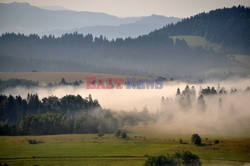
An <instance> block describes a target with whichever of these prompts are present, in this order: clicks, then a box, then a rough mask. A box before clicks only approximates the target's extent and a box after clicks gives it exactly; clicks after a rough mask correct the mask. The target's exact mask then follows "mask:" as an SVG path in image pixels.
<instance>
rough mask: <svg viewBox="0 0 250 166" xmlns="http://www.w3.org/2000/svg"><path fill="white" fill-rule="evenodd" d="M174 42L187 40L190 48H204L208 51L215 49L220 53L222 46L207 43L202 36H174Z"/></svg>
mask: <svg viewBox="0 0 250 166" xmlns="http://www.w3.org/2000/svg"><path fill="white" fill-rule="evenodd" d="M171 38H172V39H173V40H174V41H175V40H176V39H180V40H185V41H186V42H187V44H188V45H189V46H190V47H203V48H206V49H210V48H211V49H213V50H214V51H220V50H221V46H220V45H218V44H215V43H211V42H209V41H207V40H206V39H205V38H204V37H201V36H172V37H171Z"/></svg>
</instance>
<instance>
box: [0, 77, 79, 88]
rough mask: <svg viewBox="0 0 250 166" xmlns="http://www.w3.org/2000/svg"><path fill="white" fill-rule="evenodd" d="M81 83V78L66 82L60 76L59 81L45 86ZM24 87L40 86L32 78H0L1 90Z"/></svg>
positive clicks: (76, 84) (77, 84)
mask: <svg viewBox="0 0 250 166" xmlns="http://www.w3.org/2000/svg"><path fill="white" fill-rule="evenodd" d="M81 84H83V81H82V80H79V81H78V80H75V81H73V82H67V81H66V80H65V78H62V79H61V80H60V81H59V82H54V83H53V82H49V83H47V84H46V85H45V86H46V87H55V86H61V85H62V86H65V85H71V86H79V85H81ZM18 86H21V87H26V88H32V87H39V86H42V85H41V84H40V83H39V82H38V81H32V80H26V79H18V78H11V79H8V80H1V79H0V91H3V90H5V89H8V88H15V87H18Z"/></svg>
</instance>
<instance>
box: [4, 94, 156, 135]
mask: <svg viewBox="0 0 250 166" xmlns="http://www.w3.org/2000/svg"><path fill="white" fill-rule="evenodd" d="M152 120H153V118H152V117H150V115H149V113H148V109H147V107H146V106H145V107H144V108H143V110H142V111H137V110H136V109H134V110H132V111H129V112H125V111H120V112H112V111H110V110H106V109H102V108H101V106H100V104H99V102H98V101H97V100H96V99H95V100H94V99H92V96H91V95H89V97H87V98H85V99H84V98H82V97H81V96H80V95H77V96H74V95H66V96H63V97H62V98H58V97H56V96H49V97H44V98H42V99H41V100H40V99H39V96H38V95H37V94H28V96H27V98H26V99H23V98H22V97H21V96H12V95H10V96H5V95H0V135H45V134H66V133H99V136H103V135H104V134H106V133H115V131H119V130H118V129H119V128H122V127H123V126H125V125H129V126H134V125H138V124H139V123H140V122H144V123H147V122H148V121H152ZM116 136H117V137H121V138H126V137H127V135H126V133H125V132H124V131H120V133H119V134H118V133H116Z"/></svg>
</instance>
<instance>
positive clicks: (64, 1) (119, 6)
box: [0, 0, 250, 18]
mask: <svg viewBox="0 0 250 166" xmlns="http://www.w3.org/2000/svg"><path fill="white" fill-rule="evenodd" d="M14 1H17V2H28V3H31V4H32V5H35V6H60V7H64V8H67V9H71V10H77V11H97V12H104V13H109V14H112V15H116V16H120V17H130V16H143V15H144V16H145V15H151V14H158V15H165V16H175V17H181V18H184V17H189V16H192V15H195V14H197V13H200V12H203V11H209V10H212V9H216V8H223V7H231V6H234V5H236V6H238V5H245V6H250V0H237V1H235V0H175V1H173V0H72V1H68V0H0V2H4V3H10V2H14Z"/></svg>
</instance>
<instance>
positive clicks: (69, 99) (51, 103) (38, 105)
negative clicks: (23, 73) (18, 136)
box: [0, 94, 100, 124]
mask: <svg viewBox="0 0 250 166" xmlns="http://www.w3.org/2000/svg"><path fill="white" fill-rule="evenodd" d="M98 107H100V105H99V103H98V101H97V100H96V99H95V100H93V99H92V97H91V95H89V97H88V98H86V99H83V98H82V97H81V96H80V95H77V96H74V95H66V96H64V97H62V98H60V99H59V98H58V97H56V96H50V97H45V98H43V99H42V100H39V98H38V95H37V94H34V95H33V94H28V96H27V99H23V98H22V97H21V96H16V97H14V96H12V95H10V96H5V95H0V110H1V112H0V121H7V120H8V122H9V123H14V124H15V123H17V122H18V120H20V119H21V117H23V116H26V115H31V114H32V115H33V114H42V113H47V112H52V113H60V114H67V113H68V114H70V113H74V112H79V111H82V112H87V111H90V110H92V109H95V108H98Z"/></svg>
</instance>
